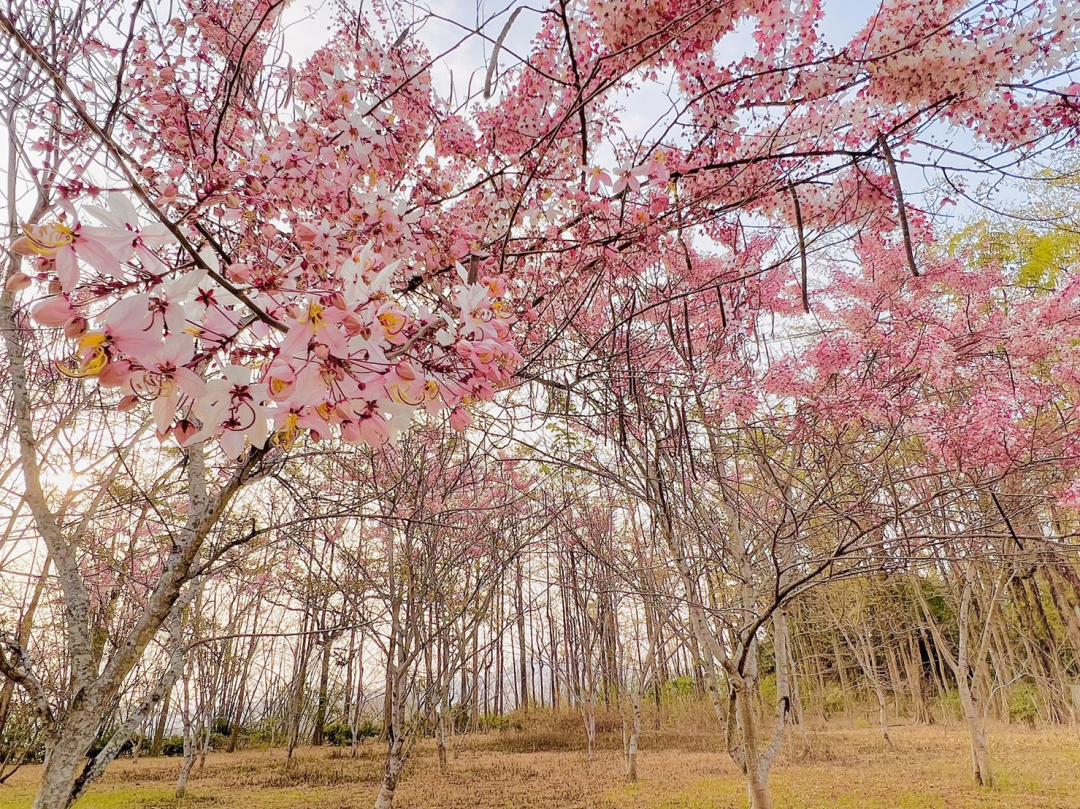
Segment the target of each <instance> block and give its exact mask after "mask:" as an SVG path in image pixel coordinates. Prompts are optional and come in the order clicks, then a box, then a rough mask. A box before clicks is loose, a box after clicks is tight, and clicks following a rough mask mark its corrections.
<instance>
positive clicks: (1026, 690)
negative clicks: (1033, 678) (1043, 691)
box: [1008, 683, 1039, 727]
mask: <svg viewBox="0 0 1080 809" xmlns="http://www.w3.org/2000/svg"><path fill="white" fill-rule="evenodd" d="M1038 699H1039V691H1038V689H1037V688H1036V687H1035V686H1034V685H1032V684H1031V683H1015V684H1014V685H1012V686H1010V687H1009V691H1008V704H1009V721H1010V722H1016V723H1023V724H1026V725H1028V726H1029V727H1035V721H1036V720H1037V719H1038V718H1039V706H1038Z"/></svg>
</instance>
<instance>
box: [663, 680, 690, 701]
mask: <svg viewBox="0 0 1080 809" xmlns="http://www.w3.org/2000/svg"><path fill="white" fill-rule="evenodd" d="M695 693H696V686H695V685H694V678H693V677H690V676H686V675H684V676H682V677H675V678H674V679H671V680H668V681H667V682H666V683H664V691H663V696H662V697H661V699H662V700H663V701H664V703H665V704H670V703H672V702H680V701H685V700H689V699H693V698H694V696H695Z"/></svg>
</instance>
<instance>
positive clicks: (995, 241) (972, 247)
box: [948, 222, 1080, 289]
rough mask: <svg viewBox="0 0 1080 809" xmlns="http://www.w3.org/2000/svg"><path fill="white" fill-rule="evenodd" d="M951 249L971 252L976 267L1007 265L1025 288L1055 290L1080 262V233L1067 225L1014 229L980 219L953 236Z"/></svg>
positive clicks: (955, 251) (1018, 282) (961, 252)
mask: <svg viewBox="0 0 1080 809" xmlns="http://www.w3.org/2000/svg"><path fill="white" fill-rule="evenodd" d="M948 249H949V253H950V255H954V256H955V255H960V254H966V255H968V256H969V257H970V260H971V261H972V262H973V263H974V264H975V266H979V267H988V266H993V265H1001V266H1002V267H1005V268H1006V269H1007V270H1010V271H1011V272H1013V273H1015V277H1016V283H1017V284H1019V285H1020V286H1022V287H1028V288H1031V289H1053V288H1054V287H1055V286H1056V285H1057V282H1058V279H1059V277H1060V276H1061V274H1062V273H1063V272H1064V271H1066V270H1067V269H1068V268H1069V267H1071V266H1074V265H1075V264H1076V263H1077V261H1080V234H1078V233H1077V232H1076V231H1074V230H1072V229H1071V228H1065V227H1055V226H1051V227H1050V228H1048V229H1044V230H1037V229H1035V228H1032V227H1028V226H1022V227H1020V228H1017V229H1016V230H1013V231H1010V230H1006V229H1004V228H1001V227H999V226H996V225H993V224H991V223H989V222H976V223H975V224H972V225H969V226H967V227H966V228H964V229H963V230H961V231H960V232H959V233H957V234H956V235H955V236H953V238H952V239H951V240H950V242H949V247H948Z"/></svg>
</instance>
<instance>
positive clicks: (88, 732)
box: [33, 715, 97, 809]
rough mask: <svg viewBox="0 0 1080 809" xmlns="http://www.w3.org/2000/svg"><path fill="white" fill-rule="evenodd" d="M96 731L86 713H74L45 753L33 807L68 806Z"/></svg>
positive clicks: (72, 800)
mask: <svg viewBox="0 0 1080 809" xmlns="http://www.w3.org/2000/svg"><path fill="white" fill-rule="evenodd" d="M96 735H97V727H96V724H95V723H94V722H93V720H92V719H91V718H90V717H89V716H88V715H87V716H79V715H74V716H72V717H71V718H69V720H68V721H67V722H65V727H64V730H63V732H62V733H61V734H60V735H59V737H58V740H57V742H56V744H55V746H53V747H52V748H51V749H50V750H49V751H48V752H47V754H46V756H45V766H44V770H43V772H42V775H41V790H40V791H39V792H38V795H37V798H36V799H35V800H34V806H33V809H67V808H68V807H69V806H71V804H72V803H74V801H75V790H76V781H77V779H78V777H79V775H80V774H81V773H82V771H83V768H84V767H85V766H86V753H87V751H88V750H89V749H90V745H91V744H93V742H94V737H95V736H96Z"/></svg>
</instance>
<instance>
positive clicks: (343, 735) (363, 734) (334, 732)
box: [323, 719, 382, 747]
mask: <svg viewBox="0 0 1080 809" xmlns="http://www.w3.org/2000/svg"><path fill="white" fill-rule="evenodd" d="M381 732H382V727H381V726H380V725H378V724H377V723H376V722H374V721H373V720H371V719H365V720H364V721H363V722H361V723H360V725H359V727H357V729H356V737H357V738H358V739H371V738H374V737H376V736H378V735H379V733H381ZM323 736H324V737H325V738H326V743H327V744H329V745H331V746H333V747H345V746H346V745H350V744H352V741H353V733H352V728H351V727H349V723H348V722H334V723H332V724H329V725H327V726H326V727H325V728H324V729H323Z"/></svg>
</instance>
